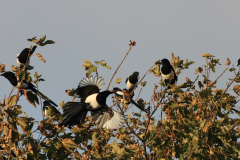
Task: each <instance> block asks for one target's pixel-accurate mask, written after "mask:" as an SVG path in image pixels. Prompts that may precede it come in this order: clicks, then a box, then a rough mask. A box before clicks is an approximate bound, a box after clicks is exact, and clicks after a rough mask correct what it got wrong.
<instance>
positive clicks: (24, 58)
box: [17, 46, 37, 66]
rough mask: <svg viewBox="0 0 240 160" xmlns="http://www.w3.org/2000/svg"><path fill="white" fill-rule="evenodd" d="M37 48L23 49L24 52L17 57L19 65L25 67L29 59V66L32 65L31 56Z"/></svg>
mask: <svg viewBox="0 0 240 160" xmlns="http://www.w3.org/2000/svg"><path fill="white" fill-rule="evenodd" d="M36 48H37V46H33V48H32V49H30V48H25V49H23V51H22V52H21V53H20V54H18V55H17V63H18V65H19V66H25V64H26V62H27V59H28V62H27V66H28V65H29V63H30V56H31V55H32V54H33V52H34V51H35V49H36ZM29 52H30V56H29V57H28V54H29Z"/></svg>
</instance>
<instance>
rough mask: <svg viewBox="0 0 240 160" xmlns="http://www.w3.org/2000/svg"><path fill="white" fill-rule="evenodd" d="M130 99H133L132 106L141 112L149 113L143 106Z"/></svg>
mask: <svg viewBox="0 0 240 160" xmlns="http://www.w3.org/2000/svg"><path fill="white" fill-rule="evenodd" d="M130 99H131V102H132V104H134V105H135V106H136V107H138V108H139V109H140V110H141V111H144V112H146V113H148V111H147V110H146V109H145V108H144V107H143V106H140V105H139V104H137V103H136V102H135V101H134V100H133V99H132V98H130Z"/></svg>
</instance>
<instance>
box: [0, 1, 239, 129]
mask: <svg viewBox="0 0 240 160" xmlns="http://www.w3.org/2000/svg"><path fill="white" fill-rule="evenodd" d="M238 8H239V2H238V1H234V2H231V3H230V2H226V1H211V2H207V1H202V2H192V1H185V2H184V3H183V2H173V1H168V2H166V1H160V2H158V1H152V2H144V1H131V2H129V1H118V2H112V1H102V2H65V1H51V2H48V1H39V2H32V1H24V2H14V3H13V2H7V1H4V2H1V5H0V19H1V24H0V25H1V30H0V33H1V37H0V40H1V43H0V48H1V63H5V64H6V68H7V70H10V68H11V65H12V64H13V65H17V63H16V55H17V54H19V53H20V52H21V51H22V49H23V48H25V47H29V46H30V45H29V42H27V41H26V39H27V38H31V37H33V36H37V37H38V38H40V37H41V36H42V35H47V39H52V40H54V41H55V42H56V43H55V44H54V45H47V46H45V47H38V48H37V50H36V52H39V53H40V54H41V55H43V58H44V59H46V63H45V64H43V62H41V61H39V60H38V58H37V57H32V58H31V64H33V65H34V67H35V68H34V70H33V71H37V72H38V73H39V74H43V77H42V78H44V79H45V80H46V82H41V83H40V84H39V89H40V91H41V92H43V93H44V94H46V95H47V96H49V97H50V98H51V99H52V100H53V101H54V102H56V103H57V104H59V103H60V102H61V101H62V100H64V101H70V100H71V98H69V97H68V96H66V93H65V90H66V89H70V88H75V87H76V86H77V84H78V83H79V81H80V80H81V79H82V78H83V77H84V76H85V70H84V68H83V67H82V64H83V62H84V59H87V60H90V61H91V62H93V61H95V60H97V61H100V60H103V59H104V60H105V61H106V62H107V64H108V65H109V66H111V67H112V68H116V67H117V65H118V64H119V63H120V61H121V60H122V57H123V56H124V55H125V53H126V51H127V49H128V46H127V43H126V42H127V41H129V40H130V39H131V40H135V41H137V46H136V47H135V48H134V49H133V50H132V51H131V52H130V54H129V56H128V58H127V59H126V60H125V61H124V63H123V65H122V67H121V68H120V69H119V71H118V72H117V75H116V77H115V78H118V77H121V78H122V79H125V78H126V77H127V76H128V75H130V74H131V73H132V72H133V71H139V72H140V76H141V77H142V75H143V74H145V72H146V71H147V70H148V69H149V67H150V66H152V65H153V63H154V62H155V61H157V60H159V59H162V58H169V59H170V58H171V56H170V55H171V54H170V53H171V52H173V53H174V54H175V55H178V56H180V58H181V59H189V60H192V61H194V62H195V63H194V64H193V65H191V67H190V68H189V69H188V70H185V71H183V72H182V74H181V75H180V76H179V81H178V84H181V83H183V82H184V81H185V77H189V78H190V79H191V80H192V81H193V80H194V79H195V78H196V75H194V74H193V73H195V69H196V68H198V67H200V66H202V65H203V64H204V63H205V59H204V58H200V57H201V54H203V53H205V52H206V53H210V54H212V55H215V56H216V58H217V59H220V63H221V64H224V63H225V62H226V59H227V58H229V59H230V60H232V64H235V65H236V61H237V59H238V56H237V55H238V51H239V42H240V40H239V37H240V36H239V34H240V32H239V27H240V22H239V15H240V14H239V12H240V11H239V9H238ZM224 69H225V65H222V66H219V67H218V69H217V70H216V74H211V78H212V79H216V78H217V77H218V76H219V75H220V74H221V73H222V71H223V70H224ZM114 71H115V70H114V69H112V70H108V69H105V68H102V69H101V70H100V71H99V75H101V76H102V77H104V79H105V83H106V84H107V82H108V81H109V80H110V78H111V76H112V74H113V73H114ZM189 73H191V74H189ZM33 74H34V72H32V76H33ZM231 76H233V74H232V73H229V72H227V73H226V74H224V76H223V77H222V79H221V80H219V81H218V83H217V86H218V87H219V88H225V87H226V81H227V80H228V78H230V77H231ZM145 80H146V81H147V87H145V88H144V89H143V91H142V93H141V96H140V97H141V98H143V99H144V100H149V99H150V96H151V94H149V93H152V87H153V85H154V83H158V82H159V79H158V78H156V77H154V76H153V75H147V76H146V78H145ZM0 81H1V83H0V89H1V91H4V92H1V93H0V97H4V95H8V94H9V93H8V92H10V91H11V89H12V87H11V85H10V84H9V82H7V81H6V80H5V79H3V78H2V79H1V80H0ZM120 86H121V87H125V85H124V83H123V82H122V83H121V85H120ZM103 89H104V88H103ZM139 90H140V88H137V91H139ZM14 92H15V93H16V90H15V91H14ZM109 102H110V100H109V101H108V103H109ZM19 103H20V104H21V106H23V110H24V111H26V112H27V114H28V115H30V116H32V117H34V118H35V119H36V120H38V121H40V120H41V119H42V117H41V111H40V107H39V106H38V107H37V109H36V108H34V107H32V106H31V105H30V104H29V103H28V102H27V101H26V100H25V99H24V98H22V99H21V100H20V101H19ZM133 111H135V112H138V110H137V109H136V108H134V107H133V108H131V109H130V110H129V113H132V112H133ZM159 115H160V113H159V112H155V114H154V116H155V117H158V116H159ZM232 117H234V118H237V117H238V116H237V115H236V114H235V115H232ZM35 128H36V127H35Z"/></svg>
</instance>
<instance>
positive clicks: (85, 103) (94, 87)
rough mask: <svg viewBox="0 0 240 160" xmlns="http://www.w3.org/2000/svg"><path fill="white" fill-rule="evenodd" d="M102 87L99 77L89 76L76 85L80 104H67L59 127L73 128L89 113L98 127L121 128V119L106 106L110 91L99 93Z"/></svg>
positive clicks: (122, 120)
mask: <svg viewBox="0 0 240 160" xmlns="http://www.w3.org/2000/svg"><path fill="white" fill-rule="evenodd" d="M103 86H104V83H103V79H102V78H101V77H99V78H98V77H94V78H93V76H90V77H89V78H84V79H83V80H81V82H80V83H79V85H78V88H77V94H78V95H79V97H80V98H81V102H68V103H67V104H66V105H65V108H64V110H63V117H65V119H64V120H63V122H62V123H61V124H60V125H59V126H63V125H64V126H69V127H71V126H73V125H75V124H80V123H83V122H84V120H85V118H86V116H87V113H88V111H90V112H91V116H92V120H93V121H94V122H95V124H98V125H99V127H103V128H106V129H117V128H119V127H120V126H122V124H123V122H124V119H123V117H122V116H121V115H120V114H119V113H117V112H115V111H114V110H112V109H111V108H109V107H108V106H107V105H106V99H107V97H108V96H109V95H110V94H112V93H113V92H111V91H107V90H106V91H103V92H100V89H101V88H102V87H103Z"/></svg>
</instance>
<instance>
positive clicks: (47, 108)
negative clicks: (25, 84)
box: [43, 101, 61, 118]
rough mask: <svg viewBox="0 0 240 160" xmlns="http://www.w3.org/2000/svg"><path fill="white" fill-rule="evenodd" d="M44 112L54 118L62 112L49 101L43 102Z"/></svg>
mask: <svg viewBox="0 0 240 160" xmlns="http://www.w3.org/2000/svg"><path fill="white" fill-rule="evenodd" d="M43 113H44V116H46V117H47V118H53V117H55V116H57V115H59V114H61V113H60V112H59V111H58V110H57V109H56V108H55V107H54V106H52V105H51V104H50V103H49V102H48V101H44V102H43Z"/></svg>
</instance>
